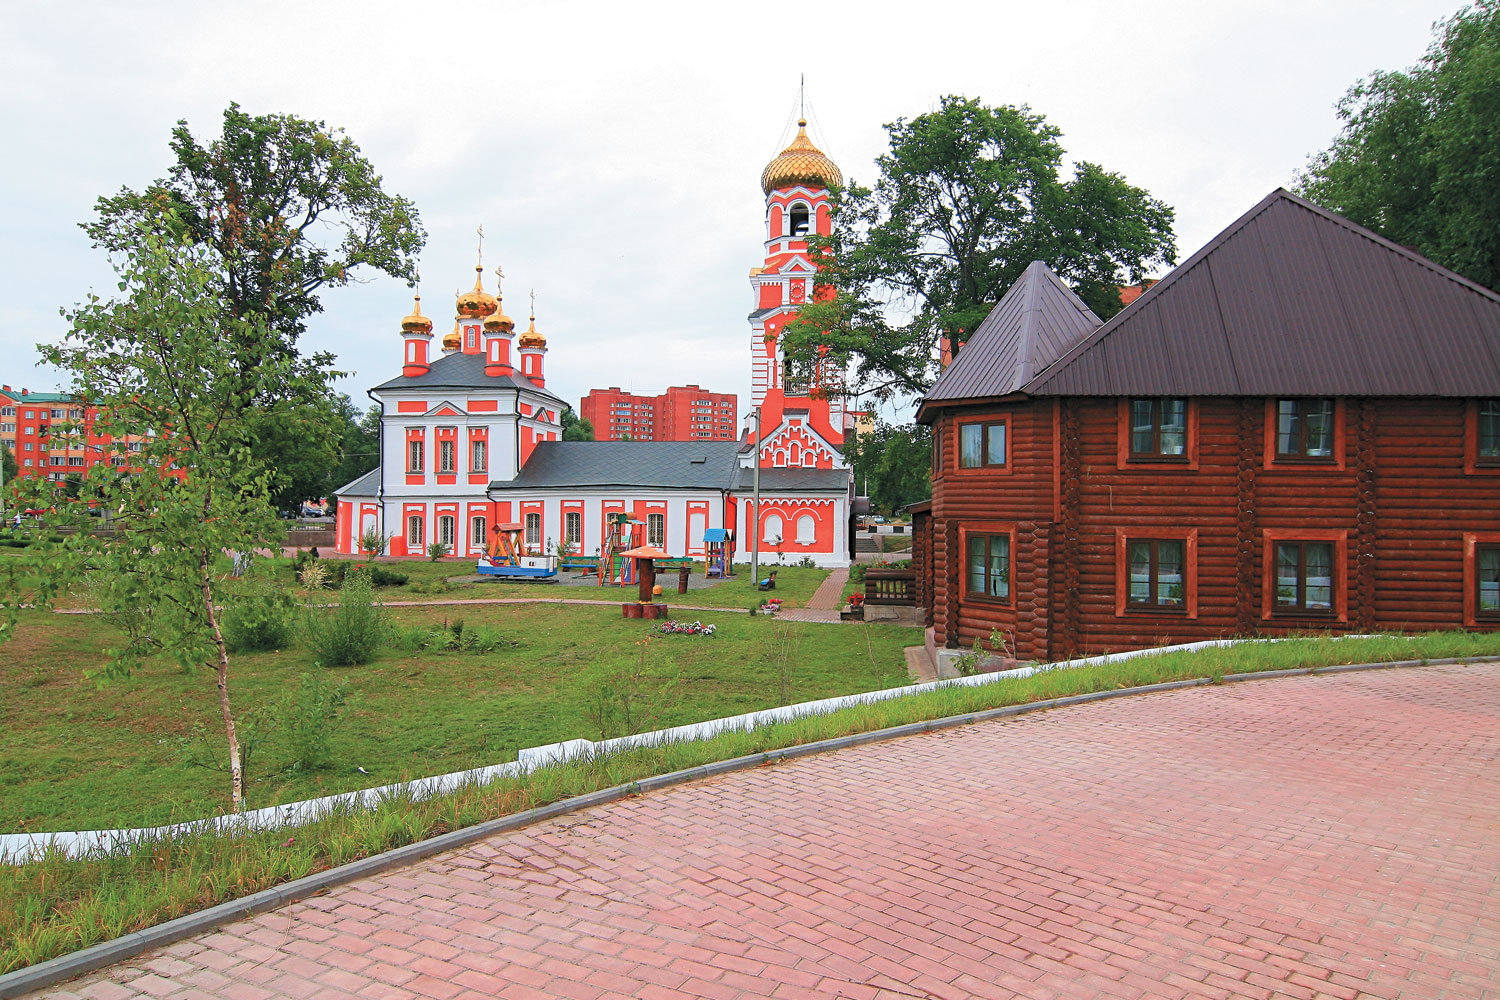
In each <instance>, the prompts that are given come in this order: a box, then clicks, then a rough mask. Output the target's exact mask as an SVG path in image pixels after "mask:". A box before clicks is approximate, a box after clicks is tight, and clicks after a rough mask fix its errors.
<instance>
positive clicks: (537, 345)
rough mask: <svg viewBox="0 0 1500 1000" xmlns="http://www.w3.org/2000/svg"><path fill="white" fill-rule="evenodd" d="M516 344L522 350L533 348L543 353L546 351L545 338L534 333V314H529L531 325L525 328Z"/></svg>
mask: <svg viewBox="0 0 1500 1000" xmlns="http://www.w3.org/2000/svg"><path fill="white" fill-rule="evenodd" d="M516 343H517V344H519V345H520V347H521V349H522V350H525V349H527V348H533V349H540V350H543V351H545V350H546V349H547V338H546V337H544V336H542V335H541V334H540V333H537V332H536V313H532V314H531V325H530V326H528V327H527V328H526V332H525V333H523V334H521V336H520V339H518V340H517V341H516Z"/></svg>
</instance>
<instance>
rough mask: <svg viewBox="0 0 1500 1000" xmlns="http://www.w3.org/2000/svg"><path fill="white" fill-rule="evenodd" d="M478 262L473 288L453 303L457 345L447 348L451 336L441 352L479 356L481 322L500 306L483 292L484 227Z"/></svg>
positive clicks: (475, 266)
mask: <svg viewBox="0 0 1500 1000" xmlns="http://www.w3.org/2000/svg"><path fill="white" fill-rule="evenodd" d="M476 253H477V256H478V262H477V263H476V264H475V265H474V288H473V290H471V291H467V292H464V293H463V294H462V295H460V296H458V300H457V302H456V303H455V311H456V313H457V315H456V316H455V317H454V320H453V333H456V334H458V343H457V344H455V345H454V346H453V347H451V348H450V347H449V339H450V338H451V337H452V335H453V334H449V335H448V337H444V338H443V351H444V353H448V352H449V351H451V350H459V351H462V352H463V353H465V354H480V353H482V352H483V350H484V349H483V348H482V347H481V346H480V343H479V329H480V327H481V325H482V324H483V320H484V318H485V317H486V316H488V315H489V314H490V313H492V312H494V311H495V310H496V309H497V308H498V307H499V305H500V303H499V302H498V301H496V299H495V297H494V296H493V295H491V294H490V293H489V292H486V291H485V290H484V227H483V226H480V227H479V249H478V251H477V252H476Z"/></svg>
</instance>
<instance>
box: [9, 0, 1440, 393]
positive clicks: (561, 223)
mask: <svg viewBox="0 0 1500 1000" xmlns="http://www.w3.org/2000/svg"><path fill="white" fill-rule="evenodd" d="M3 6H4V23H5V26H6V34H7V35H8V36H9V37H10V38H11V43H10V44H9V45H8V46H7V53H6V54H7V57H8V58H7V59H6V60H5V63H4V66H3V68H0V124H3V126H4V135H5V136H6V138H7V142H6V146H7V154H8V155H6V156H5V157H4V158H3V160H0V190H3V192H4V204H5V213H4V221H3V225H0V269H3V272H0V273H3V290H4V291H3V295H0V351H3V356H4V358H5V363H4V364H3V365H0V380H3V381H5V382H7V383H9V384H11V385H13V386H18V387H19V386H21V385H25V386H28V387H30V388H32V389H34V390H50V389H54V388H58V387H59V385H58V378H59V377H58V375H57V373H55V372H51V371H47V370H43V369H40V368H38V367H36V366H35V363H34V362H35V358H36V352H35V349H34V345H35V344H36V343H37V342H39V341H50V340H54V339H56V338H57V337H58V336H59V335H60V333H61V331H62V326H61V320H60V318H59V316H58V308H59V306H62V305H65V304H71V303H73V302H76V301H78V300H79V299H81V298H82V297H83V296H84V295H85V294H86V293H87V292H88V291H89V290H90V289H91V288H92V289H96V290H99V291H101V292H105V291H112V290H113V284H112V281H111V272H110V271H109V269H108V267H107V265H106V263H105V261H104V259H103V255H102V254H101V253H99V252H98V251H94V250H92V249H91V248H90V247H89V243H88V240H87V238H86V237H85V235H84V233H83V232H82V231H81V230H80V229H79V228H78V226H77V223H79V222H81V221H83V220H85V219H88V218H90V217H91V215H92V212H93V203H94V200H95V198H97V197H98V196H99V195H101V194H105V193H112V192H114V191H116V190H118V189H119V188H120V187H121V186H129V187H132V188H140V187H142V186H144V185H146V184H148V183H149V182H150V181H152V180H153V179H155V178H158V177H161V176H164V175H165V173H166V171H167V168H168V166H169V165H170V152H169V150H168V147H167V142H168V139H169V133H170V131H171V128H172V127H173V125H174V123H175V122H176V121H177V120H178V119H179V118H186V119H187V120H188V122H189V125H190V127H191V128H192V130H193V132H194V134H195V135H197V136H198V137H199V138H200V139H203V140H206V139H207V138H208V137H209V136H211V135H213V134H216V133H217V132H218V130H219V127H220V116H221V113H222V111H223V109H224V108H225V106H226V105H228V103H229V102H230V101H238V102H239V103H240V104H241V105H242V106H243V107H244V109H245V110H246V111H248V112H250V113H255V114H260V113H266V112H288V113H292V114H296V115H299V116H302V117H305V118H314V119H322V120H324V121H326V122H328V123H329V124H330V125H334V126H341V127H343V128H344V129H345V130H346V132H347V133H348V134H349V136H350V137H352V138H353V139H354V141H355V142H356V143H358V144H359V145H360V147H361V148H362V149H363V150H364V152H365V154H366V155H367V156H368V157H369V159H370V160H371V161H372V162H373V163H374V164H375V166H376V168H377V170H378V171H379V172H380V173H381V174H382V175H383V176H384V179H385V188H386V190H387V191H394V192H397V193H400V194H402V195H404V196H406V197H407V198H410V199H411V200H412V201H414V202H415V203H416V205H417V208H418V210H419V211H420V213H421V216H422V220H423V222H424V224H425V225H426V228H427V231H428V234H429V236H428V241H427V246H426V249H425V251H424V252H423V254H422V260H421V271H422V276H423V307H424V311H425V312H426V313H427V314H428V315H430V316H433V317H435V319H436V327H437V332H438V333H439V334H441V333H443V332H445V331H446V330H447V329H449V328H450V327H451V317H452V302H453V299H452V296H453V293H454V292H455V291H456V290H458V289H461V288H463V289H466V288H468V287H470V286H471V285H472V282H473V274H474V272H473V267H474V248H475V247H474V245H475V235H474V230H475V227H476V226H478V225H480V224H481V223H482V224H483V225H484V231H485V234H486V236H487V239H486V242H485V251H484V259H485V267H486V287H487V288H489V289H490V290H491V291H493V280H494V279H493V273H492V272H493V268H494V267H495V265H496V264H501V265H503V266H504V268H505V273H506V276H507V277H506V284H505V290H504V291H505V306H506V311H507V312H509V313H510V314H511V315H512V316H515V317H517V318H521V319H522V328H523V329H524V318H523V317H524V316H525V310H526V308H527V307H526V296H527V292H528V290H529V289H531V288H535V290H536V301H537V327H538V329H540V330H541V331H542V332H543V333H545V334H546V335H547V337H548V343H549V348H550V350H549V352H548V355H547V373H548V376H549V381H548V385H549V388H552V389H553V390H554V391H556V392H558V393H559V394H560V395H561V396H562V397H563V398H564V399H568V400H570V401H573V402H575V404H576V401H577V400H578V398H579V397H580V396H581V395H582V394H583V393H585V392H587V391H588V390H589V389H590V388H595V387H602V386H608V385H618V386H622V387H625V388H627V389H633V390H634V391H636V392H642V393H656V392H660V391H661V390H662V389H664V388H665V387H666V386H667V385H669V384H673V385H675V384H684V383H688V382H697V383H698V384H700V385H702V386H704V387H705V388H710V389H713V390H716V391H721V392H736V393H739V395H740V399H741V409H742V410H743V409H745V408H746V407H747V406H748V400H749V383H750V378H749V332H748V331H749V327H748V324H747V323H746V320H745V316H746V314H747V313H748V312H749V311H750V309H751V294H750V287H749V283H748V281H747V274H748V271H749V269H750V268H751V267H752V266H755V265H757V264H759V263H760V261H761V254H762V250H761V240H762V238H763V233H762V227H763V213H764V200H763V197H762V195H761V191H760V185H759V179H760V172H761V169H762V167H763V166H764V165H765V163H766V161H767V160H768V159H770V158H771V157H772V156H774V155H775V154H776V153H777V152H778V151H779V150H780V149H781V148H782V147H783V146H784V145H785V144H786V143H787V142H788V141H789V140H790V138H791V136H792V133H793V130H794V122H793V119H794V118H795V114H796V102H797V79H798V74H799V73H804V72H805V73H806V74H807V98H808V104H809V108H810V110H811V112H813V123H814V138H815V140H816V141H818V142H819V144H820V145H821V146H822V148H823V149H824V151H825V152H827V153H828V154H829V155H830V156H832V157H833V158H834V160H835V161H837V162H838V164H839V165H840V166H841V167H842V168H843V171H844V174H845V176H846V177H850V178H853V179H855V180H858V181H861V182H863V183H868V182H870V181H872V180H873V179H874V167H873V162H874V158H875V157H876V156H877V155H879V154H880V153H881V152H882V151H883V150H884V149H885V147H886V133H885V131H884V129H883V128H882V126H883V125H884V124H885V123H887V122H892V121H894V120H895V119H897V118H898V117H908V118H909V117H912V116H914V115H918V114H921V113H922V112H924V111H927V110H930V109H932V108H934V107H936V105H937V103H938V100H939V98H940V97H941V96H943V95H945V94H961V95H964V96H970V97H977V98H980V99H982V100H984V101H985V102H987V103H990V104H1021V103H1025V104H1029V105H1030V106H1031V107H1032V109H1033V110H1035V111H1037V112H1040V113H1042V114H1044V115H1045V116H1046V117H1047V119H1048V120H1049V121H1050V122H1051V123H1052V124H1054V125H1056V126H1058V127H1059V128H1061V129H1062V131H1063V133H1064V134H1063V139H1062V142H1063V146H1064V148H1065V149H1066V150H1067V151H1068V153H1069V155H1070V156H1071V157H1072V158H1075V159H1087V160H1091V161H1094V162H1097V163H1100V164H1102V165H1103V166H1104V167H1105V168H1107V169H1109V170H1113V171H1117V172H1119V173H1122V174H1123V175H1124V176H1125V177H1126V178H1127V179H1128V180H1129V181H1130V182H1131V183H1133V184H1136V185H1139V186H1141V187H1144V188H1145V189H1147V190H1148V191H1150V192H1151V193H1152V194H1153V195H1155V196H1156V197H1158V198H1161V199H1163V200H1165V201H1166V202H1167V203H1168V204H1169V205H1171V206H1173V208H1174V209H1175V210H1176V213H1177V241H1178V247H1179V259H1181V258H1184V257H1186V256H1187V255H1188V254H1190V253H1192V252H1193V251H1194V250H1196V249H1197V248H1198V247H1200V246H1201V245H1202V244H1203V243H1204V242H1206V241H1207V240H1208V239H1209V238H1210V237H1211V236H1213V235H1214V233H1216V232H1218V231H1219V230H1220V229H1221V228H1223V226H1225V225H1226V224H1227V223H1229V222H1230V221H1232V220H1233V219H1234V218H1235V217H1237V216H1238V215H1239V214H1241V213H1242V212H1244V211H1245V210H1246V209H1247V208H1249V207H1250V206H1251V205H1253V204H1254V203H1255V202H1256V201H1258V200H1259V199H1260V198H1262V197H1263V196H1265V195H1266V194H1267V193H1268V192H1270V191H1271V190H1272V189H1274V188H1276V187H1278V186H1288V185H1290V184H1291V182H1292V180H1293V175H1294V172H1295V171H1296V170H1297V169H1298V168H1299V167H1301V166H1302V165H1303V164H1304V163H1305V161H1306V158H1307V155H1308V154H1309V153H1311V152H1313V151H1315V150H1317V149H1320V148H1322V147H1324V146H1326V145H1327V144H1328V143H1329V141H1330V140H1331V139H1332V138H1333V136H1334V135H1335V133H1336V131H1337V120H1336V117H1335V114H1334V110H1333V106H1334V103H1335V102H1336V101H1337V100H1338V98H1339V97H1340V95H1342V94H1343V93H1344V91H1345V90H1346V89H1347V88H1348V87H1349V86H1350V84H1352V83H1353V82H1354V81H1355V80H1357V79H1358V78H1359V77H1361V76H1363V75H1364V74H1366V73H1368V72H1370V71H1372V70H1375V69H1400V68H1404V67H1406V66H1409V65H1411V64H1413V63H1414V62H1416V61H1417V59H1418V57H1419V56H1420V55H1421V54H1422V52H1423V51H1424V50H1425V49H1426V47H1427V45H1428V42H1429V39H1430V37H1431V31H1430V28H1431V24H1432V22H1433V21H1435V20H1438V19H1441V18H1446V17H1447V16H1449V15H1450V14H1452V13H1453V12H1454V11H1455V10H1456V9H1457V7H1458V3H1457V0H1399V2H1398V0H1337V2H1320V0H1298V2H1295V3H1292V2H1279V0H1278V2H1262V3H1242V2H1227V0H1220V2H1214V3H1204V2H1202V0H1197V2H1192V3H1164V2H1142V0H1137V2H1134V3H1119V2H1118V0H1109V2H1068V0H1056V2H1053V3H1050V4H1024V5H1023V4H1017V3H1006V2H968V3H951V2H941V0H928V2H924V3H911V2H904V3H888V2H881V3H837V2H826V0H825V2H819V3H800V4H748V3H743V4H733V5H731V4H720V3H684V4H664V3H634V4H631V3H605V2H597V3H596V2H588V3H583V2H578V3H569V2H549V3H508V2H493V3H483V4H476V3H465V4H459V3H440V2H427V3H421V4H418V3H405V4H395V3H379V2H370V0H362V2H359V3H322V2H316V0H301V2H296V3H283V2H265V0H262V2H257V3H243V4H235V5H227V4H218V3H202V2H192V3H147V2H138V3H131V4H119V3H110V4H104V3H74V4H51V3H23V2H20V0H6V2H5V3H4V5H3ZM365 277H366V278H367V281H366V282H365V283H362V284H356V285H352V286H350V287H349V288H346V289H342V290H338V291H335V292H331V293H327V294H325V295H324V296H323V303H324V307H325V311H324V312H323V313H322V314H321V315H319V316H316V317H314V318H313V319H312V320H311V321H310V323H309V331H308V334H307V336H306V338H305V339H304V341H303V344H304V347H305V348H307V349H315V350H328V351H332V352H334V353H335V354H336V355H337V356H338V358H339V362H340V366H341V367H342V368H344V369H347V370H350V371H352V372H353V373H354V374H353V376H352V377H351V378H349V379H348V380H347V381H345V382H343V383H342V384H341V386H340V387H341V388H342V389H343V390H344V391H346V392H349V393H350V394H351V395H353V396H354V397H355V399H356V401H357V402H359V403H361V404H364V403H366V402H367V401H366V399H365V397H364V391H365V389H367V388H368V387H369V386H371V385H374V384H376V383H378V382H381V381H384V380H385V379H387V378H390V377H392V376H393V375H394V374H396V372H397V369H398V368H399V365H400V351H401V344H400V336H399V332H400V325H399V324H400V320H401V317H402V316H404V315H405V314H406V313H407V312H408V311H409V310H410V306H411V292H410V290H409V289H408V288H407V287H406V286H405V285H404V284H403V283H401V282H399V281H397V280H395V279H392V278H387V277H385V276H383V275H375V274H367V275H365Z"/></svg>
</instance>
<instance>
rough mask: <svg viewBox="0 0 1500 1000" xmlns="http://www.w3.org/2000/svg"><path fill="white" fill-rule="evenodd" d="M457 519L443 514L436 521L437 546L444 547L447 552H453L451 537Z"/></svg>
mask: <svg viewBox="0 0 1500 1000" xmlns="http://www.w3.org/2000/svg"><path fill="white" fill-rule="evenodd" d="M457 520H458V519H457V518H456V517H453V516H452V515H451V514H443V515H441V516H439V517H438V519H437V540H438V544H439V545H446V546H447V547H448V551H449V552H452V551H453V537H454V532H455V530H456V528H457V525H456V523H455V522H456V521H457Z"/></svg>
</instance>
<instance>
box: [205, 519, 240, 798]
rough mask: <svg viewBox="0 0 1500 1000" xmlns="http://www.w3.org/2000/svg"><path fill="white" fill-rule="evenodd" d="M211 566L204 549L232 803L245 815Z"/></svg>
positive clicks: (226, 658)
mask: <svg viewBox="0 0 1500 1000" xmlns="http://www.w3.org/2000/svg"><path fill="white" fill-rule="evenodd" d="M209 566H210V563H209V553H208V550H207V549H204V550H203V555H202V558H201V559H200V560H199V564H198V568H199V570H200V571H201V579H202V581H203V611H204V613H205V614H206V615H207V616H208V626H209V628H211V629H213V633H214V647H215V648H216V649H217V650H218V652H219V657H218V662H217V663H215V664H214V668H215V671H216V673H217V674H218V686H219V711H220V713H221V714H222V715H223V716H224V733H225V735H226V736H227V737H228V739H229V800H230V804H231V805H233V807H234V811H235V812H243V811H244V809H245V774H244V771H243V770H242V769H241V767H240V740H239V737H238V736H236V735H235V732H234V713H233V712H232V711H230V708H229V650H228V649H227V648H226V647H225V645H224V634H223V633H222V632H220V631H219V619H218V616H217V615H216V614H215V613H214V591H213V584H212V579H213V576H212V574H211V572H210V570H209Z"/></svg>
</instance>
